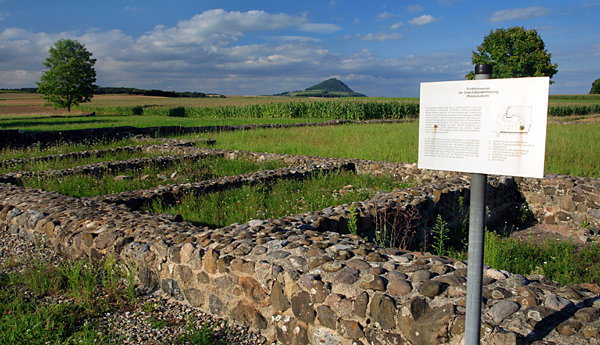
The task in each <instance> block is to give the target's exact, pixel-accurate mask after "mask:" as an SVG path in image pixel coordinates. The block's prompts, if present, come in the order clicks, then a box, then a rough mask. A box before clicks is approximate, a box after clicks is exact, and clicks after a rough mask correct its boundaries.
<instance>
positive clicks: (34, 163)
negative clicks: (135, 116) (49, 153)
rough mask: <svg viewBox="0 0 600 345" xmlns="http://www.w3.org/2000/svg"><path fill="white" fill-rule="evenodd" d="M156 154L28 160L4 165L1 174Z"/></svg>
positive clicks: (127, 153)
mask: <svg viewBox="0 0 600 345" xmlns="http://www.w3.org/2000/svg"><path fill="white" fill-rule="evenodd" d="M157 156H158V155H157V154H155V153H148V152H142V151H137V152H125V151H119V152H109V153H108V154H104V155H97V154H95V153H92V154H91V155H90V156H88V157H65V158H57V159H53V160H28V161H24V162H16V163H14V164H2V165H0V174H6V173H9V172H14V171H33V172H37V171H45V170H60V169H68V168H73V167H77V166H81V165H87V164H94V163H100V162H111V161H118V160H127V159H134V158H143V157H157Z"/></svg>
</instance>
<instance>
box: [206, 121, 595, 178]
mask: <svg viewBox="0 0 600 345" xmlns="http://www.w3.org/2000/svg"><path fill="white" fill-rule="evenodd" d="M211 137H213V138H214V139H216V141H217V143H216V145H215V147H216V148H219V149H227V150H249V151H258V152H274V153H281V154H292V155H312V156H321V157H334V158H358V159H368V160H375V161H388V162H416V161H417V158H418V138H419V125H418V123H416V122H411V123H392V124H370V125H354V124H352V125H341V126H324V127H304V128H287V129H258V130H251V131H238V132H221V133H214V134H213V135H211ZM598 152H600V124H598V123H590V124H578V125H568V126H565V125H559V124H553V123H550V124H548V131H547V137H546V163H545V173H546V174H563V175H573V176H586V177H600V165H599V164H597V162H598Z"/></svg>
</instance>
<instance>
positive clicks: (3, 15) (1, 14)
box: [0, 11, 10, 22]
mask: <svg viewBox="0 0 600 345" xmlns="http://www.w3.org/2000/svg"><path fill="white" fill-rule="evenodd" d="M8 17H10V13H8V12H6V11H0V22H1V21H3V20H4V19H6V18H8Z"/></svg>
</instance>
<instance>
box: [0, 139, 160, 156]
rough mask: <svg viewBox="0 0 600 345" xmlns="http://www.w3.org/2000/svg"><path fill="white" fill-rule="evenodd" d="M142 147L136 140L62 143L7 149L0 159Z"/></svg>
mask: <svg viewBox="0 0 600 345" xmlns="http://www.w3.org/2000/svg"><path fill="white" fill-rule="evenodd" d="M160 142H161V141H160V140H148V141H146V142H144V144H145V145H152V144H158V143H160ZM134 145H140V142H139V141H137V140H134V139H120V140H104V141H99V142H82V143H77V144H73V143H61V144H57V145H52V146H38V145H33V146H28V147H26V148H20V147H19V148H12V147H5V148H3V149H1V150H0V159H1V160H7V159H16V158H31V157H43V156H52V155H60V154H64V153H71V152H81V151H93V150H102V149H110V148H117V147H124V146H134Z"/></svg>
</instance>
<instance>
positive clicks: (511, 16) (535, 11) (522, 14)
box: [490, 6, 550, 23]
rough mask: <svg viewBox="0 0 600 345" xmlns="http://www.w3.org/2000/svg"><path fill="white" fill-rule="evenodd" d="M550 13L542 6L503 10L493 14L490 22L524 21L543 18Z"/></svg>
mask: <svg viewBox="0 0 600 345" xmlns="http://www.w3.org/2000/svg"><path fill="white" fill-rule="evenodd" d="M549 12H550V11H549V10H548V9H547V8H545V7H541V6H530V7H525V8H515V9H512V10H501V11H498V12H494V13H492V16H491V17H490V22H492V23H496V22H503V21H507V20H522V19H529V18H534V17H541V16H545V15H546V14H548V13H549Z"/></svg>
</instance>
